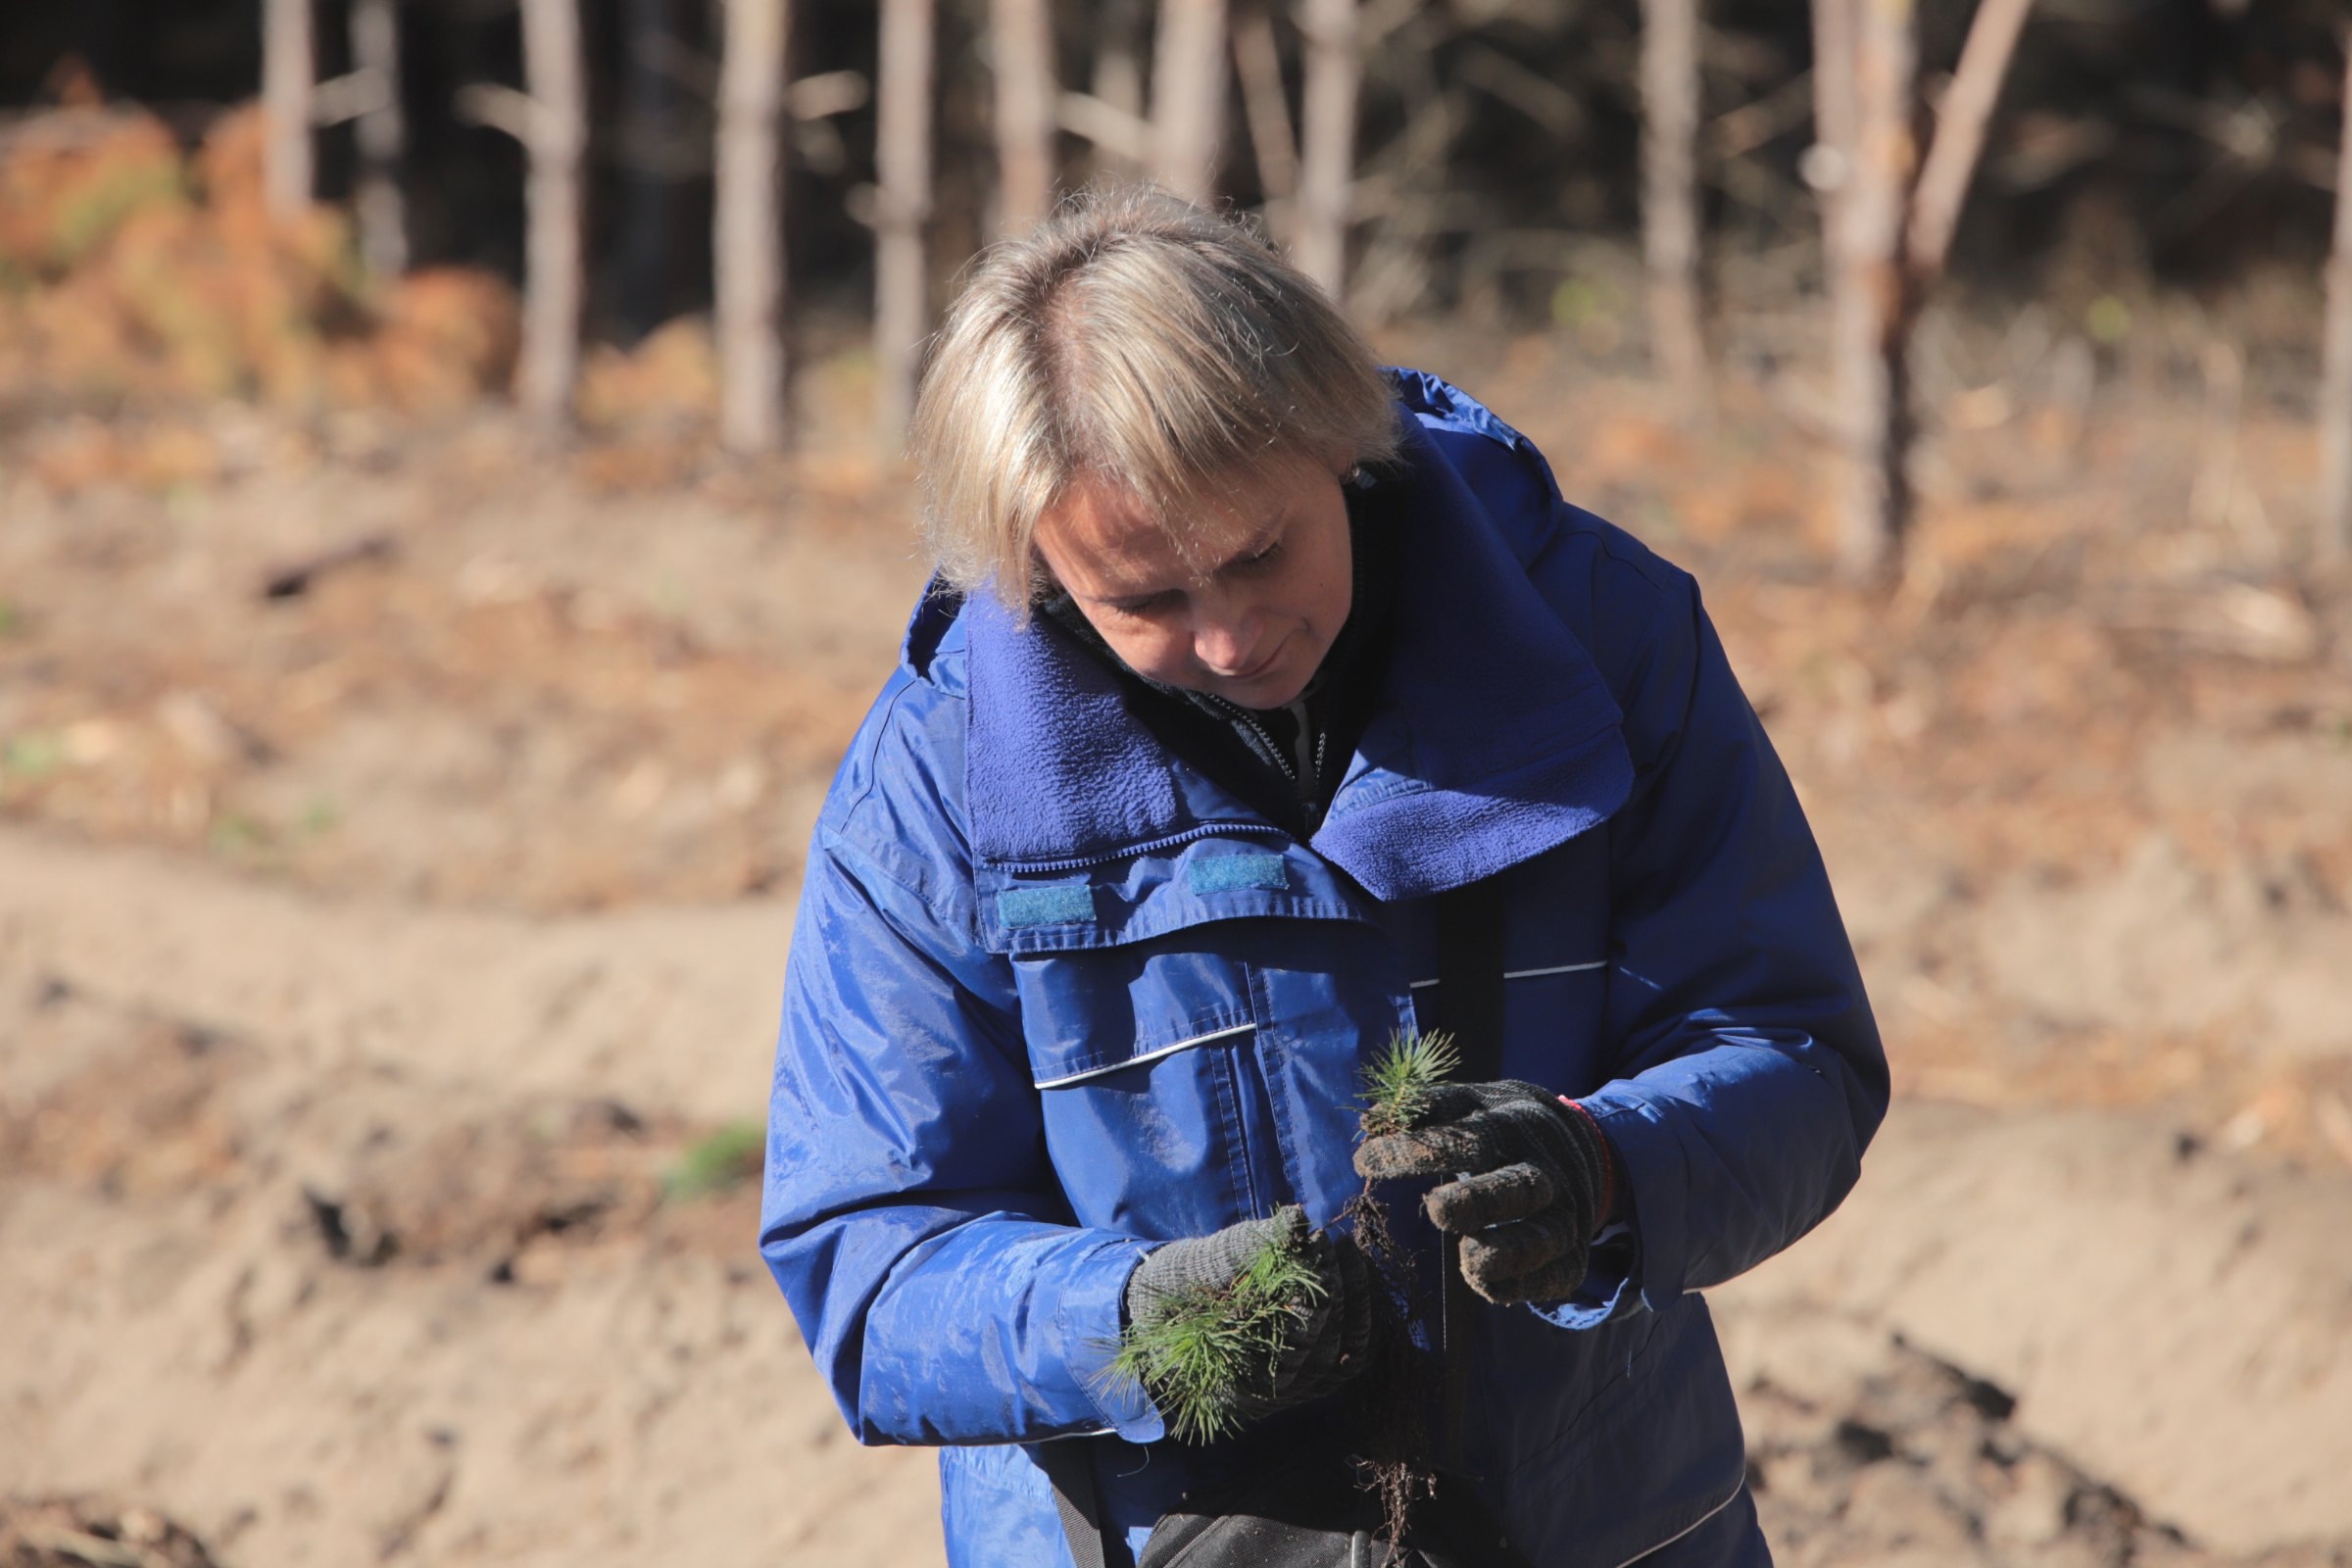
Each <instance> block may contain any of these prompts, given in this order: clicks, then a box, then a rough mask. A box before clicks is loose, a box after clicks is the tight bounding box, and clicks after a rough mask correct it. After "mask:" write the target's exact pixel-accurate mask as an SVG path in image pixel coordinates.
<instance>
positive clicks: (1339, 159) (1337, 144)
mask: <svg viewBox="0 0 2352 1568" xmlns="http://www.w3.org/2000/svg"><path fill="white" fill-rule="evenodd" d="M1299 28H1300V30H1301V31H1302V32H1304V33H1305V35H1306V62H1305V66H1306V69H1305V79H1304V81H1303V82H1302V83H1301V84H1300V89H1301V90H1300V103H1299V120H1300V122H1301V124H1300V127H1299V213H1298V219H1297V222H1296V229H1295V231H1296V233H1297V236H1298V237H1297V240H1296V242H1295V244H1294V247H1293V249H1294V251H1295V253H1296V255H1297V257H1298V260H1299V270H1301V271H1303V272H1305V273H1306V275H1307V276H1309V277H1311V278H1313V279H1314V280H1315V281H1316V282H1318V283H1320V284H1322V285H1323V288H1324V290H1325V292H1327V293H1329V294H1330V295H1332V297H1334V298H1335V299H1336V298H1339V297H1341V296H1342V293H1343V290H1344V289H1345V287H1346V284H1347V279H1348V219H1349V217H1350V216H1351V206H1352V203H1351V195H1352V192H1353V190H1354V186H1355V116H1356V100H1357V96H1358V93H1359V92H1360V90H1361V86H1362V81H1363V55H1362V52H1361V50H1360V47H1359V45H1358V44H1357V41H1356V0H1305V5H1304V7H1303V9H1302V10H1301V11H1300V13H1299Z"/></svg>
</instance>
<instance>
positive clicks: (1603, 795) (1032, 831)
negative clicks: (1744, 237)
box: [908, 371, 1633, 900]
mask: <svg viewBox="0 0 2352 1568" xmlns="http://www.w3.org/2000/svg"><path fill="white" fill-rule="evenodd" d="M1395 374H1396V380H1397V387H1398V392H1399V398H1400V403H1401V405H1402V409H1403V412H1404V413H1405V414H1406V415H1407V416H1408V417H1409V418H1408V422H1407V428H1406V431H1405V441H1404V446H1403V452H1402V462H1401V464H1400V466H1399V469H1398V471H1397V472H1396V473H1395V474H1393V475H1390V476H1385V477H1384V478H1383V479H1382V481H1381V483H1380V484H1379V485H1377V486H1376V487H1375V490H1374V492H1373V494H1374V496H1375V497H1376V498H1377V499H1378V501H1379V503H1380V504H1383V505H1387V506H1392V507H1395V508H1396V509H1397V513H1396V517H1397V531H1398V534H1399V537H1400V540H1401V550H1400V557H1401V559H1400V567H1399V578H1400V586H1399V589H1398V592H1397V600H1396V603H1395V607H1394V610H1393V613H1392V616H1391V620H1390V623H1389V635H1390V639H1391V644H1390V652H1389V658H1388V662H1387V669H1386V673H1385V675H1384V677H1383V681H1382V686H1381V689H1380V692H1379V695H1378V698H1377V700H1376V702H1375V705H1374V711H1373V716H1372V718H1371V720H1370V722H1369V723H1368V724H1367V726H1366V727H1365V730H1364V733H1363V736H1362V738H1361V740H1360V741H1359V742H1358V744H1357V747H1356V753H1355V756H1354V757H1353V758H1352V759H1351V760H1350V761H1349V764H1348V771H1347V773H1346V775H1345V776H1344V778H1343V780H1342V782H1341V785H1340V788H1339V792H1338V794H1337V796H1336V797H1335V798H1334V800H1333V802H1332V806H1331V810H1330V812H1329V814H1328V815H1327V816H1326V818H1325V819H1324V822H1323V824H1322V826H1321V828H1320V829H1319V830H1318V831H1317V832H1316V833H1315V835H1314V836H1313V838H1312V840H1311V841H1310V843H1311V846H1312V848H1313V849H1314V850H1315V851H1316V852H1317V853H1318V854H1320V855H1322V856H1323V857H1324V858H1326V859H1328V860H1330V861H1331V862H1332V863H1333V864H1335V865H1337V866H1339V867H1340V868H1341V869H1342V870H1344V871H1346V872H1347V873H1348V875H1349V876H1351V877H1353V878H1354V879H1355V881H1356V882H1357V883H1358V884H1360V885H1361V886H1362V887H1363V888H1364V889H1365V890H1366V891H1367V892H1369V893H1371V894H1372V895H1373V896H1374V897H1376V898H1380V899H1383V900H1390V899H1402V898H1415V897H1420V896H1423V895H1426V894H1430V893H1436V892H1440V891H1443V890H1445V889H1446V888H1450V887H1454V886H1457V885H1459V884H1461V883H1464V882H1470V881H1475V880H1477V879H1478V878H1480V877H1483V876H1487V875H1490V874H1492V873H1494V872H1495V871H1498V870H1501V869H1502V868H1503V867H1505V866H1508V865H1511V864H1515V863H1517V862H1518V861H1520V860H1523V859H1526V858H1531V857H1533V856H1536V855H1540V854H1543V853H1544V852H1545V851H1547V850H1550V849H1553V848H1556V847H1557V846H1558V845H1560V844H1562V843H1565V842H1566V841H1567V840H1569V839H1571V838H1573V837H1575V836H1576V835H1578V834H1580V833H1583V832H1584V831H1586V830H1587V829H1589V828H1591V827H1593V825H1595V824H1596V823H1599V822H1601V821H1603V820H1605V819H1606V818H1607V817H1608V816H1609V815H1610V814H1611V813H1612V812H1613V811H1615V810H1616V809H1617V808H1618V807H1619V806H1620V805H1621V804H1623V802H1624V800H1625V798H1626V795H1627V793H1628V791H1629V789H1630V787H1631V784H1632V779H1633V766H1632V762H1631V760H1630V759H1629V757H1628V755H1627V751H1626V746H1625V742H1624V739H1623V737H1622V735H1621V733H1620V715H1619V712H1618V710H1617V707H1616V704H1615V702H1614V701H1613V700H1612V699H1611V697H1610V696H1609V693H1608V690H1607V688H1606V687H1605V685H1604V684H1603V682H1602V679H1601V675H1600V672H1599V671H1598V669H1597V668H1595V667H1594V665H1593V660H1592V658H1591V656H1590V655H1589V654H1588V653H1587V652H1586V650H1585V649H1584V647H1583V646H1582V645H1581V644H1580V643H1579V642H1578V641H1577V640H1576V638H1575V637H1574V635H1573V634H1571V633H1570V631H1569V630H1568V628H1567V627H1566V625H1564V624H1563V623H1562V622H1561V621H1560V619H1559V617H1558V616H1557V615H1555V614H1554V613H1552V612H1551V610H1550V609H1549V608H1548V607H1547V606H1546V605H1545V604H1544V601H1543V599H1542V598H1541V596H1540V595H1539V594H1538V592H1537V590H1536V588H1535V586H1534V585H1533V584H1532V583H1531V582H1530V581H1529V580H1528V577H1527V572H1526V569H1525V567H1524V565H1523V564H1522V563H1521V561H1520V559H1519V557H1518V555H1517V554H1516V553H1515V552H1514V551H1513V549H1512V546H1511V542H1510V540H1509V539H1508V538H1506V537H1505V535H1504V533H1503V531H1502V529H1501V527H1500V526H1499V525H1498V524H1497V522H1496V520H1495V517H1494V516H1493V515H1491V514H1490V512H1489V510H1488V508H1487V507H1486V506H1485V505H1484V504H1483V503H1482V502H1481V500H1480V499H1479V497H1478V496H1477V494H1475V493H1474V492H1473V491H1472V489H1471V488H1470V486H1469V485H1468V484H1467V483H1465V482H1464V480H1463V478H1462V476H1461V473H1460V472H1458V471H1457V469H1456V467H1455V465H1454V464H1453V463H1452V462H1451V461H1449V459H1448V457H1447V453H1446V449H1447V447H1448V446H1449V445H1451V444H1453V443H1456V442H1462V441H1468V442H1473V443H1485V442H1491V441H1492V442H1500V443H1502V444H1504V445H1506V446H1509V447H1512V448H1513V449H1514V450H1516V451H1519V452H1523V453H1526V454H1527V455H1528V456H1529V458H1530V459H1531V460H1532V461H1534V462H1535V463H1536V464H1537V465H1538V466H1539V468H1541V459H1537V458H1534V457H1533V449H1532V448H1531V447H1529V446H1528V445H1527V443H1526V442H1525V440H1524V438H1522V437H1520V436H1519V435H1518V433H1517V432H1516V431H1513V430H1511V429H1510V428H1509V426H1507V425H1504V424H1503V423H1502V422H1501V421H1500V420H1498V419H1496V418H1495V417H1494V416H1493V415H1492V414H1490V413H1489V412H1488V411H1487V410H1486V409H1485V408H1483V407H1481V406H1480V405H1478V404H1476V403H1475V402H1473V401H1472V400H1470V399H1469V398H1467V397H1465V396H1464V395H1462V394H1461V393H1459V392H1458V391H1456V390H1455V389H1453V388H1452V387H1450V386H1447V385H1446V383H1445V382H1443V381H1439V380H1437V379H1436V378H1435V377H1431V376H1425V375H1421V374H1419V373H1417V372H1411V371H1402V372H1396V373H1395ZM1544 489H1545V490H1546V491H1547V492H1550V491H1551V489H1552V487H1551V482H1550V476H1549V474H1548V472H1544ZM951 605H953V612H952V613H955V615H956V619H958V620H960V621H961V623H962V624H961V627H960V629H961V631H962V632H963V634H964V640H965V641H966V643H967V679H968V682H969V699H970V705H969V714H970V717H969V733H968V746H967V750H966V754H965V784H966V803H967V811H968V820H969V830H970V834H971V847H972V853H973V856H974V858H975V859H976V860H977V861H978V862H979V863H980V864H982V865H986V866H991V867H995V868H999V869H1003V870H1007V871H1013V872H1018V871H1022V870H1031V869H1034V870H1050V869H1056V868H1064V867H1073V866H1076V865H1081V864H1086V863H1091V862H1096V861H1101V860H1107V859H1112V858H1119V857H1121V856H1123V855H1127V854H1132V853H1135V852H1137V851H1140V850H1143V849H1145V848H1148V847H1152V846H1156V845H1161V844H1166V843H1168V842H1170V841H1174V840H1181V839H1183V838H1185V837H1187V836H1189V835H1192V834H1195V833H1198V832H1200V831H1201V830H1203V829H1207V828H1219V829H1227V830H1242V831H1250V830H1253V829H1254V830H1258V831H1266V832H1274V831H1278V830H1277V829H1275V828H1274V827H1273V824H1271V823H1269V822H1266V821H1265V820H1264V819H1263V818H1262V817H1260V816H1258V814H1257V813H1256V812H1254V811H1252V810H1251V809H1250V808H1248V807H1247V806H1245V805H1243V804H1242V803H1241V802H1240V801H1239V800H1237V799H1235V798H1234V797H1233V796H1232V795H1231V794H1230V793H1229V792H1227V791H1225V790H1223V789H1222V788H1220V787H1219V786H1218V785H1216V784H1215V783H1214V782H1213V781H1211V780H1210V779H1208V778H1207V777H1206V776H1205V775H1204V774H1202V773H1201V770H1200V769H1198V768H1196V767H1194V766H1193V765H1191V764H1190V763H1188V762H1187V761H1185V760H1183V759H1182V758H1180V757H1178V756H1176V755H1174V754H1173V753H1172V752H1170V750H1169V749H1168V747H1167V745H1166V743H1165V742H1163V741H1162V740H1161V739H1160V738H1159V737H1158V736H1157V735H1156V734H1154V733H1153V731H1152V729H1151V728H1150V727H1149V726H1148V725H1147V724H1146V723H1145V722H1144V721H1143V719H1142V718H1141V717H1140V716H1139V715H1138V714H1137V713H1136V712H1135V711H1133V710H1132V709H1131V707H1130V698H1129V695H1128V693H1127V692H1126V691H1125V690H1124V689H1122V686H1121V684H1120V682H1119V681H1118V679H1117V677H1116V676H1115V675H1114V674H1113V673H1112V672H1111V671H1110V670H1109V669H1107V668H1106V667H1104V666H1103V663H1102V662H1100V661H1098V660H1096V659H1093V658H1091V657H1088V656H1087V654H1086V653H1085V652H1084V650H1082V649H1080V648H1079V647H1077V646H1076V644H1075V642H1074V641H1073V640H1072V639H1071V638H1070V637H1069V636H1068V634H1067V633H1066V632H1064V631H1063V630H1061V629H1060V628H1059V627H1057V626H1054V625H1053V624H1052V623H1051V622H1050V621H1047V620H1044V619H1042V618H1033V619H1032V620H1031V622H1030V623H1029V625H1027V626H1026V627H1020V626H1016V625H1015V624H1014V622H1013V619H1012V616H1011V615H1010V614H1009V613H1007V612H1006V611H1005V609H1004V608H1003V607H1002V606H1000V605H998V604H997V603H996V602H995V601H994V600H993V599H991V598H989V597H988V596H986V595H979V596H975V597H972V598H970V599H968V600H964V601H961V602H960V603H959V604H957V603H955V602H953V601H950V602H940V601H930V602H927V603H926V606H925V607H924V609H923V610H922V611H920V612H918V613H917V616H916V623H915V626H914V627H912V628H910V632H909V638H908V652H909V654H910V655H915V656H918V657H919V655H918V650H920V651H928V650H929V649H933V648H938V647H940V646H942V645H943V643H944V641H945V640H946V634H947V627H946V626H945V625H944V624H943V621H944V620H945V619H946V618H947V614H948V613H951Z"/></svg>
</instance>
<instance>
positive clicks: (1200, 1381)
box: [1103, 1240, 1325, 1443]
mask: <svg viewBox="0 0 2352 1568" xmlns="http://www.w3.org/2000/svg"><path fill="white" fill-rule="evenodd" d="M1324 1295H1325V1287H1324V1284H1323V1276H1322V1274H1321V1273H1320V1272H1319V1271H1318V1270H1317V1269H1316V1268H1315V1266H1314V1265H1313V1264H1312V1263H1311V1262H1309V1261H1308V1260H1307V1259H1306V1258H1305V1257H1304V1256H1303V1255H1302V1254H1301V1253H1300V1252H1299V1250H1298V1249H1297V1248H1295V1247H1293V1246H1291V1245H1289V1244H1288V1243H1286V1242H1283V1241H1280V1240H1275V1241H1269V1242H1268V1243H1267V1244H1266V1245H1265V1246H1264V1247H1263V1248H1261V1249H1260V1250H1258V1252H1257V1254H1256V1255H1255V1256H1253V1257H1251V1258H1250V1261H1249V1262H1248V1263H1246V1264H1244V1265H1243V1267H1242V1270H1241V1272H1240V1273H1239V1274H1237V1275H1235V1276H1234V1279H1233V1282H1232V1283H1231V1284H1229V1285H1224V1286H1205V1285H1204V1286H1197V1287H1195V1288H1194V1289H1192V1290H1189V1291H1183V1292H1180V1293H1178V1294H1176V1295H1175V1296H1172V1297H1170V1298H1168V1299H1166V1300H1165V1301H1163V1302H1162V1303H1160V1305H1159V1308H1158V1310H1157V1311H1155V1312H1153V1313H1152V1315H1151V1316H1150V1317H1148V1318H1144V1319H1141V1320H1139V1321H1137V1322H1133V1323H1130V1324H1128V1325H1127V1328H1126V1329H1125V1331H1124V1332H1123V1333H1121V1334H1120V1336H1119V1345H1118V1349H1117V1350H1116V1352H1114V1353H1113V1355H1112V1356H1111V1359H1110V1363H1109V1365H1108V1366H1107V1367H1106V1368H1105V1369H1104V1374H1103V1376H1104V1380H1105V1381H1106V1382H1107V1383H1109V1384H1110V1385H1112V1386H1114V1387H1117V1388H1123V1389H1133V1388H1137V1387H1141V1388H1143V1389H1146V1390H1148V1391H1149V1392H1150V1393H1151V1396H1152V1402H1154V1403H1155V1404H1157V1405H1158V1406H1159V1408H1160V1413H1161V1414H1163V1415H1165V1416H1166V1417H1167V1421H1168V1430H1169V1431H1170V1432H1171V1433H1173V1434H1174V1435H1175V1436H1176V1438H1177V1439H1178V1440H1179V1441H1181V1442H1185V1443H1213V1442H1215V1441H1216V1440H1218V1439H1219V1438H1224V1437H1229V1436H1231V1435H1232V1434H1233V1433H1235V1432H1236V1431H1238V1430H1240V1428H1241V1424H1242V1421H1241V1415H1240V1413H1239V1412H1240V1410H1241V1407H1242V1405H1243V1403H1244V1402H1245V1401H1246V1400H1247V1399H1248V1397H1249V1396H1250V1394H1251V1393H1252V1392H1254V1391H1260V1390H1264V1389H1268V1388H1271V1387H1272V1386H1273V1383H1274V1371H1275V1361H1276V1359H1277V1358H1278V1357H1279V1356H1280V1355H1281V1354H1282V1351H1283V1347H1284V1345H1285V1344H1286V1343H1287V1338H1288V1335H1289V1332H1290V1330H1291V1329H1292V1328H1293V1327H1295V1326H1296V1325H1297V1324H1298V1322H1299V1319H1300V1317H1302V1316H1303V1315H1304V1314H1305V1313H1306V1312H1307V1311H1308V1310H1310V1309H1311V1308H1312V1307H1313V1306H1314V1304H1315V1303H1316V1302H1317V1301H1320V1300H1321V1299H1323V1297H1324Z"/></svg>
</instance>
